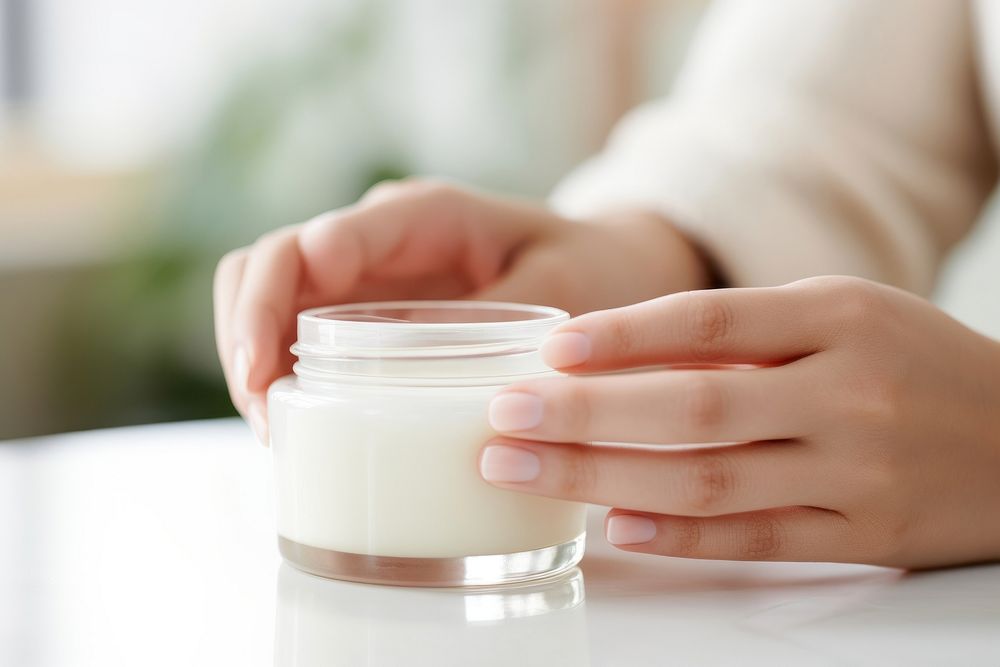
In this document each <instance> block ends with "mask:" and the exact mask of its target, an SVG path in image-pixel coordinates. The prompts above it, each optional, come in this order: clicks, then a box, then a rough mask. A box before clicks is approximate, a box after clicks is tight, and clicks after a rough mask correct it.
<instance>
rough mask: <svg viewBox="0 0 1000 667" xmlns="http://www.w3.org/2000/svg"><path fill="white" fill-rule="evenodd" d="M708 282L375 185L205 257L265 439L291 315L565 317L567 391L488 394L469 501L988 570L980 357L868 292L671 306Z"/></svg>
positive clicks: (989, 455)
mask: <svg viewBox="0 0 1000 667" xmlns="http://www.w3.org/2000/svg"><path fill="white" fill-rule="evenodd" d="M708 274H709V272H708V271H707V269H706V267H705V265H704V261H703V258H702V255H701V254H700V253H699V252H698V250H697V248H696V247H695V246H694V245H693V244H692V243H691V242H689V241H688V240H687V239H685V238H684V236H683V235H682V234H681V233H679V232H678V231H677V230H676V229H675V228H674V227H673V226H671V225H670V224H669V222H668V221H666V220H664V219H663V218H661V217H660V216H658V215H655V214H651V213H648V212H641V211H640V212H619V213H616V214H613V215H609V216H607V217H606V218H603V219H601V220H594V221H589V223H581V222H578V221H574V222H570V221H567V220H564V219H562V218H560V217H558V216H555V215H553V214H552V213H551V212H549V211H547V210H545V209H543V208H540V207H537V206H533V205H530V204H527V203H524V202H517V201H512V200H507V199H499V198H495V197H490V196H487V195H484V194H481V193H477V192H473V191H469V190H463V189H459V188H456V187H455V186H451V185H447V184H443V183H439V182H428V181H404V182H393V183H386V184H381V185H379V186H376V187H375V188H374V189H373V190H372V191H371V192H369V193H368V194H367V195H366V196H365V197H364V198H363V199H362V200H361V201H360V202H358V204H356V205H354V206H350V207H347V208H344V209H340V210H337V211H333V212H330V213H327V214H324V215H322V216H319V217H318V218H315V219H313V220H311V221H309V222H306V223H304V224H301V225H296V226H291V227H286V228H283V229H279V230H277V231H275V232H273V233H270V234H267V235H265V236H264V237H262V238H261V239H259V240H258V241H257V242H256V243H254V244H253V245H252V246H250V247H248V248H241V249H239V250H235V251H233V252H231V253H229V254H227V255H226V256H225V257H224V258H223V259H222V261H221V262H220V263H219V267H218V269H217V272H216V278H215V288H214V289H215V321H216V337H217V342H218V348H219V356H220V359H221V360H222V365H223V369H224V371H225V374H226V379H227V383H228V385H229V389H230V393H231V395H232V398H233V403H234V405H236V407H237V409H239V410H240V412H241V413H242V414H243V415H244V416H245V417H246V418H247V419H248V420H249V421H250V422H251V424H252V425H253V426H254V428H255V430H256V431H257V433H258V435H259V437H261V439H262V440H263V441H266V428H267V425H266V420H265V418H264V393H265V391H266V388H267V386H268V385H269V384H270V383H271V382H272V381H273V380H275V379H277V378H278V377H280V376H282V375H286V374H288V373H290V372H291V364H292V361H293V358H292V356H291V354H290V353H289V352H288V351H287V350H288V347H289V345H291V343H292V342H293V339H294V336H295V331H294V329H295V315H296V313H297V312H298V311H300V310H302V309H304V308H309V307H313V306H318V305H325V304H333V303H340V302H357V301H367V300H379V299H400V298H483V299H493V300H501V301H524V302H531V303H546V304H550V305H555V306H559V307H562V308H564V309H566V310H568V311H570V312H571V313H573V314H582V315H581V316H580V317H577V318H575V319H573V320H571V321H569V322H567V323H566V324H564V325H562V326H561V327H560V328H559V330H558V331H557V332H556V333H555V334H554V335H552V336H551V337H550V339H549V340H548V341H547V342H546V343H545V345H544V347H543V356H544V358H545V359H546V361H547V362H548V363H549V364H550V365H551V366H552V367H554V368H558V369H559V370H561V371H563V372H564V373H566V374H567V376H566V377H560V378H554V379H551V380H545V381H538V382H531V383H522V384H518V385H515V386H512V387H509V388H507V389H505V390H504V391H503V392H501V393H500V394H498V396H497V397H496V398H495V399H494V402H493V404H492V405H491V410H490V418H491V422H492V423H493V426H494V428H495V429H496V430H497V431H498V432H500V433H501V434H502V436H501V437H499V438H497V439H495V440H494V441H491V442H489V443H486V445H485V447H484V450H483V453H482V455H481V459H480V460H481V472H482V473H483V476H484V478H485V479H486V480H487V481H488V482H490V483H492V484H495V485H496V486H498V487H502V488H507V489H514V490H517V491H520V492H524V493H531V494H537V495H543V496H550V497H557V498H565V499H570V500H579V501H588V502H593V503H596V504H601V505H608V506H612V507H613V508H614V509H612V510H611V512H610V513H609V515H608V519H607V521H606V530H607V531H608V537H609V540H610V541H612V542H616V543H617V544H616V546H618V547H619V548H622V549H625V550H628V551H635V552H645V553H654V554H663V555H670V556H681V557H690V558H719V559H738V560H743V559H752V560H816V561H845V562H862V563H874V564H880V565H890V566H897V567H909V568H920V567H934V566H940V565H952V564H958V563H967V562H976V561H984V560H993V559H997V558H1000V531H998V530H997V528H996V519H995V517H996V516H997V515H998V512H1000V409H998V407H997V406H1000V344H998V343H996V342H995V341H991V340H989V339H987V338H985V337H983V336H980V335H979V334H976V333H974V332H972V331H970V330H968V329H966V328H965V327H963V326H962V325H960V324H959V323H957V322H955V321H954V320H952V319H951V318H949V317H947V316H946V315H945V314H944V313H942V312H941V311H939V310H937V309H936V308H934V307H933V306H932V305H930V304H929V303H927V302H926V301H923V300H921V299H919V298H917V297H914V296H912V295H909V294H907V293H904V292H901V291H899V290H896V289H893V288H889V287H886V286H883V285H878V284H876V283H871V282H867V281H863V280H859V279H852V278H839V277H825V278H815V279H809V280H805V281H800V282H798V283H794V284H791V285H787V286H783V287H776V288H762V289H733V290H702V291H690V290H699V289H700V288H703V287H706V286H707V282H708ZM674 292H677V293H676V294H671V293H674ZM664 294H670V295H669V296H661V295H664ZM655 297H659V298H655ZM637 302H641V303H637ZM627 304H635V305H627ZM592 311H597V312H592ZM241 359H242V361H240V360H241ZM632 369H643V372H633V373H619V374H614V373H613V372H614V371H622V370H632ZM609 372H612V373H609ZM595 373H599V374H596V375H595ZM525 418H527V419H528V421H531V422H532V425H531V426H530V427H527V428H524V427H519V428H512V424H514V422H515V421H517V419H521V423H522V424H523V423H525ZM594 442H630V443H649V445H648V446H645V447H637V446H629V447H626V446H612V445H604V444H588V443H594ZM678 443H694V445H690V444H689V445H685V446H683V447H679V446H671V445H676V444H678ZM712 443H737V444H728V445H725V444H724V445H718V444H712ZM637 536H638V537H639V538H643V539H642V540H641V541H635V540H636V539H637ZM625 538H628V539H625ZM623 540H624V541H623Z"/></svg>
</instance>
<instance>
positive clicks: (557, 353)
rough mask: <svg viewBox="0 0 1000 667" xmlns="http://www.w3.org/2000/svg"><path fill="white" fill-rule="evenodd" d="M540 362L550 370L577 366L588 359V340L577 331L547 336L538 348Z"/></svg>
mask: <svg viewBox="0 0 1000 667" xmlns="http://www.w3.org/2000/svg"><path fill="white" fill-rule="evenodd" d="M540 350H541V354H542V361H544V362H545V364H546V365H548V366H551V367H552V368H568V367H569V366H578V365H579V364H582V363H583V362H585V361H586V360H587V359H590V338H588V337H587V335H586V334H582V333H580V332H578V331H567V332H566V333H557V334H553V335H552V336H549V337H548V338H547V339H546V340H545V342H543V343H542V346H541V348H540Z"/></svg>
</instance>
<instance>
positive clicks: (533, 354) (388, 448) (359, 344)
mask: <svg viewBox="0 0 1000 667" xmlns="http://www.w3.org/2000/svg"><path fill="white" fill-rule="evenodd" d="M566 319H568V315H567V314H566V313H565V312H563V311H561V310H558V309H555V308H547V307H541V306H530V305H524V304H512V303H489V302H475V301H399V302H385V303H366V304H350V305H342V306H332V307H326V308H314V309H311V310H307V311H304V312H302V313H300V314H299V317H298V341H297V342H296V343H295V345H293V346H292V352H293V353H294V354H295V355H296V356H297V357H298V359H299V360H298V362H297V363H296V364H295V366H294V373H295V374H294V375H290V376H287V377H284V378H281V379H279V380H277V381H276V382H275V383H274V384H273V385H272V386H271V388H270V390H269V391H268V418H269V423H270V433H271V444H272V447H273V450H274V468H275V487H276V490H277V517H278V536H279V537H278V539H279V545H280V549H281V554H282V556H283V557H284V558H285V559H286V560H287V561H288V562H289V563H291V564H292V565H294V566H295V567H298V568H299V569H302V570H305V571H307V572H311V573H313V574H317V575H320V576H324V577H331V578H336V579H348V580H353V581H364V582H372V583H383V584H398V585H411V586H412V585H417V586H492V585H497V584H502V583H507V582H517V581H526V580H530V579H536V578H540V577H544V576H548V575H553V574H556V573H559V572H562V571H564V570H567V569H569V568H571V567H573V566H574V565H575V564H576V563H577V562H579V560H580V558H581V557H582V556H583V549H584V525H585V505H583V504H581V503H574V502H569V501H564V500H557V499H553V498H544V497H539V496H532V495H527V494H523V493H517V492H515V491H509V490H506V489H499V488H496V487H494V486H491V485H490V484H487V483H486V482H485V481H483V479H482V478H481V477H480V476H479V470H478V458H479V452H480V450H481V448H482V447H483V445H484V444H485V443H486V441H487V440H489V439H490V438H491V437H492V436H494V435H495V434H496V433H495V432H494V431H493V430H492V429H491V428H490V426H489V423H488V421H487V408H488V405H489V401H490V399H491V398H492V397H493V396H494V395H495V394H496V393H497V391H498V390H500V389H501V388H502V387H504V386H506V385H509V384H511V383H513V382H517V381H520V380H526V379H529V378H540V377H547V376H554V375H556V373H555V372H554V371H552V370H550V369H549V368H548V367H546V366H545V365H544V364H543V363H542V361H541V358H540V356H539V354H538V347H539V345H540V343H541V341H542V339H543V338H544V337H545V335H546V334H547V333H548V332H549V331H551V330H552V329H553V328H554V327H555V326H556V325H557V324H559V323H561V322H563V321H565V320H566Z"/></svg>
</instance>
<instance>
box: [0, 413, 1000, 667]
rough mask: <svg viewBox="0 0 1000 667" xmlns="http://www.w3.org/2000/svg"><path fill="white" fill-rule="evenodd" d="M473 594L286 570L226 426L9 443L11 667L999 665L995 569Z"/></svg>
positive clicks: (595, 518) (656, 575) (590, 574)
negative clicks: (338, 579) (371, 583)
mask: <svg viewBox="0 0 1000 667" xmlns="http://www.w3.org/2000/svg"><path fill="white" fill-rule="evenodd" d="M602 515H603V510H600V509H598V508H595V510H594V512H593V513H592V517H591V518H592V528H591V540H590V544H589V546H588V552H587V556H586V557H585V558H584V560H583V563H582V565H581V569H582V574H581V573H580V571H579V570H577V571H576V572H574V573H571V574H570V575H569V576H568V577H563V578H561V579H559V580H556V581H554V582H550V583H546V584H541V585H539V584H536V585H532V586H525V587H521V588H514V589H510V590H506V591H487V592H473V593H463V592H459V591H450V590H419V589H397V588H390V587H380V586H366V585H362V584H351V583H344V582H336V581H327V580H322V579H318V578H315V577H311V576H309V575H305V574H302V573H300V572H298V571H296V570H293V569H291V568H289V567H288V566H287V565H283V564H282V563H281V562H280V559H279V557H278V554H277V548H276V544H275V536H274V531H273V509H272V498H271V482H270V453H269V451H268V450H265V449H263V448H261V447H259V446H256V445H255V443H254V441H253V438H252V436H251V435H250V432H249V430H248V429H247V428H246V427H245V426H244V425H243V424H242V423H241V422H238V421H235V420H221V421H210V422H190V423H184V424H171V425H158V426H145V427H136V428H126V429H116V430H107V431H93V432H89V433H79V434H70V435H62V436H55V437H47V438H39V439H35V440H26V441H20V442H9V443H0V528H2V530H3V533H2V534H3V539H4V546H3V549H2V552H0V665H5V666H6V665H10V666H12V667H21V666H25V667H29V666H33V665H60V666H62V665H74V666H75V665H100V666H101V667H111V666H113V665H128V666H129V667H133V666H138V665H142V666H147V665H170V666H171V667H174V666H179V665H212V666H213V667H222V666H229V665H233V666H236V665H239V666H252V665H301V666H312V665H338V664H343V665H407V664H416V665H422V664H426V665H435V666H436V665H473V664H475V665H489V664H496V665H510V664H518V665H522V664H526V665H533V664H537V665H640V664H736V663H739V664H751V663H760V664H782V665H804V664H824V665H825V664H837V665H839V664H871V665H876V664H877V665H885V664H906V665H912V664H961V665H974V664H993V665H998V664H1000V565H990V566H980V567H970V568H961V569H954V570H944V571H938V572H929V573H922V574H910V575H907V574H903V573H900V572H897V571H894V570H885V569H879V568H871V567H862V566H838V565H822V564H783V563H732V562H697V561H684V560H675V559H666V558H657V557H651V556H642V555H631V554H625V553H622V552H619V551H616V550H615V549H612V548H610V547H609V546H608V545H607V544H606V543H605V541H604V539H603V537H602V535H601V532H600V530H599V526H600V521H601V517H602Z"/></svg>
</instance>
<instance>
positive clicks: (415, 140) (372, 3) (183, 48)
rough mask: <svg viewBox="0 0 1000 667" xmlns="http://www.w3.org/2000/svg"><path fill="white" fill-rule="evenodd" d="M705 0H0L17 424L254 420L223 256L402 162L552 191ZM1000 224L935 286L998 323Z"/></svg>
mask: <svg viewBox="0 0 1000 667" xmlns="http://www.w3.org/2000/svg"><path fill="white" fill-rule="evenodd" d="M704 4H705V3H704V2H702V1H701V0H658V1H657V0H629V1H622V0H545V1H544V2H538V1H537V0H536V1H531V0H477V2H463V1H462V0H143V1H142V2H134V0H87V2H79V1H77V0H0V91H2V96H0V439H2V438H11V437H18V436H26V435H33V434H42V433H53V432H59V431H66V430H78V429H87V428H95V427H103V426H112V425H121V424H130V423H141V422H152V421H166V420H178V419H192V418H200V417H211V416H221V415H227V414H235V413H234V412H233V410H232V408H231V407H230V405H229V401H228V397H227V394H226V392H225V389H224V385H223V381H222V375H221V371H220V369H219V366H218V363H217V361H216V358H215V350H214V342H213V333H212V324H211V275H212V271H213V268H214V265H215V263H216V261H217V260H218V258H219V257H220V256H221V255H222V254H223V253H224V252H225V251H227V250H229V249H231V248H234V247H237V246H240V245H245V244H247V243H250V242H252V241H253V240H254V239H255V238H256V237H257V236H259V235H260V234H261V233H262V232H264V231H267V230H269V229H272V228H275V227H278V226H281V225H284V224H288V223H292V222H297V221H300V220H303V219H306V218H308V217H311V216H312V215H314V214H316V213H318V212H320V211H322V210H325V209H329V208H333V207H337V206H341V205H344V204H347V203H350V202H351V201H353V200H354V199H356V198H357V197H358V196H359V195H360V194H361V193H362V192H364V190H365V189H366V188H367V187H368V186H370V185H371V184H373V183H375V182H377V181H380V180H383V179H386V178H392V177H401V176H405V175H408V174H437V175H443V176H447V177H451V178H456V179H460V180H463V181H466V182H469V183H472V184H475V185H478V186H481V187H485V188H489V189H495V190H500V191H505V192H509V193H514V194H520V195H527V196H534V197H538V198H542V197H544V196H545V194H546V193H547V192H548V191H549V189H550V188H551V187H552V185H553V184H554V183H555V182H556V181H557V180H558V179H559V177H560V176H561V175H562V174H564V173H565V172H566V171H568V170H569V169H570V168H572V166H573V165H574V164H576V163H578V162H579V161H580V160H582V159H583V158H584V157H586V156H587V155H589V154H591V153H592V152H594V151H595V150H597V149H598V148H599V147H600V145H601V144H602V142H603V141H604V139H605V136H606V134H607V132H608V130H609V128H610V127H611V125H612V124H613V123H614V121H615V120H616V119H617V118H618V117H619V116H620V115H621V114H622V113H623V112H624V111H625V110H627V109H628V108H629V107H631V106H633V105H634V104H636V103H638V102H640V101H642V100H644V99H648V98H651V97H655V96H659V95H662V94H664V93H666V92H667V91H669V88H670V84H671V80H672V77H673V74H674V72H675V71H676V68H677V66H678V64H679V62H680V61H681V59H682V57H683V53H684V49H685V46H686V44H687V42H688V40H689V38H690V35H691V33H692V31H693V28H694V27H695V26H696V24H697V21H698V17H699V15H700V12H701V11H702V10H703V5H704ZM989 217H990V218H991V220H988V221H985V222H984V223H983V224H981V225H980V226H979V228H978V231H977V233H976V234H975V235H974V236H973V237H972V238H970V239H969V240H968V241H967V242H966V243H965V244H964V245H963V247H962V248H960V249H959V250H958V252H956V253H955V256H954V257H953V259H952V261H951V262H950V263H949V266H948V268H947V271H946V274H945V278H944V280H943V282H942V284H941V287H940V289H939V292H938V294H937V296H936V299H937V300H938V302H939V303H941V304H942V305H943V306H944V307H945V308H946V309H948V310H949V311H950V312H952V313H953V314H955V315H956V316H957V317H959V318H960V319H962V320H964V321H966V322H967V323H969V324H970V325H971V326H973V327H974V328H977V329H979V330H981V331H984V332H986V333H991V334H993V335H995V336H998V337H1000V300H998V299H997V298H996V296H995V290H992V291H991V289H990V286H991V285H993V286H996V285H1000V262H998V261H997V259H996V258H998V257H1000V223H997V222H996V221H995V218H996V216H995V215H993V216H989ZM990 256H992V257H993V261H992V262H990V260H989V258H990Z"/></svg>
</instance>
